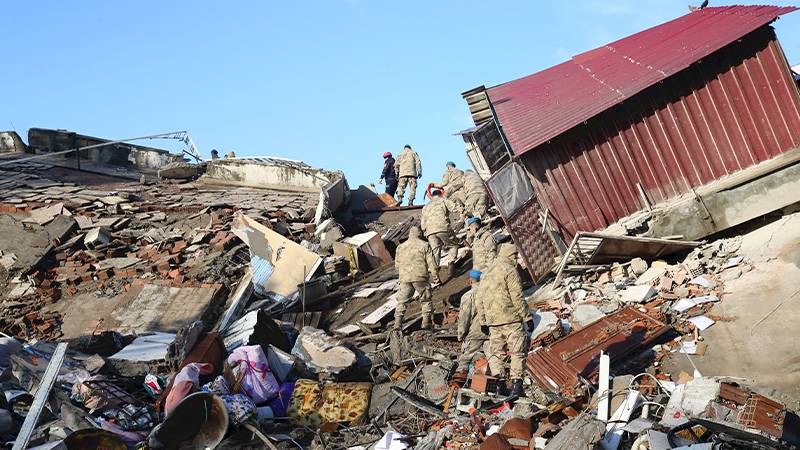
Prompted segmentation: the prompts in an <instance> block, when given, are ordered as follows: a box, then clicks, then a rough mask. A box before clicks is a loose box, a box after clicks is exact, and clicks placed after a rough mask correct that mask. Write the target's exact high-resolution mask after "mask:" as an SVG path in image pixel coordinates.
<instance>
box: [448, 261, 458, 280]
mask: <svg viewBox="0 0 800 450" xmlns="http://www.w3.org/2000/svg"><path fill="white" fill-rule="evenodd" d="M455 274H456V264H455V263H454V262H450V264H448V265H447V279H448V280H451V279H452V278H453V276H454V275H455Z"/></svg>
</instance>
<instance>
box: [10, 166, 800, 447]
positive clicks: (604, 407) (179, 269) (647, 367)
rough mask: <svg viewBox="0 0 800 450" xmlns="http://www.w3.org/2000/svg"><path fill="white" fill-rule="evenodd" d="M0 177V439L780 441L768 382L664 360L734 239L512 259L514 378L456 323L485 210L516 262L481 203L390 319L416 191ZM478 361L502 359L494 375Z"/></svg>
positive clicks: (695, 335) (697, 331)
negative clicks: (517, 340)
mask: <svg viewBox="0 0 800 450" xmlns="http://www.w3.org/2000/svg"><path fill="white" fill-rule="evenodd" d="M248 164H249V163H248ZM181 167H183V166H181ZM449 170H452V168H451V169H449ZM200 172H201V170H199V169H198V170H197V171H195V172H193V173H200ZM81 179H82V181H81ZM0 183H2V184H3V185H6V186H8V187H9V189H7V190H4V191H3V192H2V193H0V210H1V211H2V214H0V227H2V228H1V229H0V232H2V233H14V235H15V236H17V238H16V239H15V240H8V241H4V242H3V243H2V246H1V247H0V251H2V253H1V254H0V263H1V264H2V267H3V268H2V275H3V276H2V277H0V282H2V284H0V288H2V292H3V295H4V297H3V301H2V303H0V308H2V315H1V316H0V331H2V332H3V333H4V336H5V337H4V338H2V340H0V366H2V367H4V368H5V369H6V370H5V372H4V373H5V375H4V378H3V380H4V381H3V385H2V387H3V389H4V390H5V392H6V396H5V397H6V403H7V405H6V406H4V405H0V434H2V436H3V440H4V441H6V442H23V441H24V443H25V445H28V446H31V447H33V446H37V445H42V446H46V447H47V448H54V447H49V446H58V445H60V446H62V447H60V448H87V446H89V447H92V446H94V447H98V446H104V447H108V448H152V449H177V448H272V449H274V448H287V449H288V448H311V449H323V448H324V449H328V448H346V449H376V450H380V449H404V448H419V449H436V448H454V449H470V448H471V449H495V448H500V449H506V448H541V449H569V448H574V449H587V448H603V449H618V448H621V449H636V450H639V449H644V448H651V449H654V448H681V446H687V445H692V447H691V448H792V447H791V446H792V445H800V441H798V439H797V436H798V435H797V434H796V433H797V431H798V429H797V425H798V423H800V422H797V416H796V415H795V414H794V413H793V412H792V410H791V408H790V407H789V406H787V404H786V403H785V401H784V400H783V398H782V397H779V396H777V395H776V394H775V393H774V392H768V391H765V390H763V389H761V388H758V387H757V386H755V385H754V384H752V383H751V382H749V381H747V380H742V379H734V378H730V377H716V376H715V377H712V376H704V375H703V374H702V373H700V371H699V370H697V369H696V367H694V369H693V370H688V371H685V370H680V369H676V367H678V365H675V364H674V360H675V359H685V360H686V361H688V362H689V363H690V364H691V365H692V366H694V363H693V362H692V358H694V357H697V356H700V355H703V354H704V353H705V352H706V351H707V350H708V344H707V343H706V342H705V340H704V336H703V334H704V332H705V330H707V329H708V328H709V327H711V326H713V325H714V323H716V322H719V321H726V320H732V318H728V317H724V316H720V315H717V314H716V313H714V311H712V307H713V306H714V305H716V304H720V303H721V302H724V301H725V296H726V295H727V291H726V283H729V282H731V281H732V280H734V279H736V278H738V277H740V276H742V274H743V273H746V272H747V271H749V270H751V269H752V266H753V264H754V263H752V262H751V261H749V260H748V259H747V258H745V257H743V256H740V255H739V254H738V252H739V247H740V245H741V240H740V239H739V238H738V237H733V238H728V239H718V240H715V241H711V242H703V243H701V242H688V241H670V240H665V239H649V240H648V239H639V238H636V237H633V236H614V235H610V234H608V235H606V234H599V233H594V234H592V236H591V238H592V239H595V240H600V241H604V242H606V243H610V244H609V245H611V246H612V247H613V248H616V249H620V248H622V249H631V248H635V251H634V250H629V251H627V253H626V252H625V251H616V252H615V253H613V254H612V255H611V256H608V255H605V256H604V255H602V254H601V253H602V252H601V251H599V250H596V251H594V250H593V253H592V255H593V256H592V258H595V259H591V258H583V256H581V258H583V259H582V260H581V261H578V262H577V263H576V262H575V261H572V262H570V261H567V259H568V258H569V257H570V253H569V252H568V253H567V254H566V255H565V256H564V257H563V258H564V259H563V260H562V261H561V262H559V264H556V265H555V266H554V268H553V273H554V275H556V276H554V277H548V278H545V279H544V280H542V281H541V282H540V283H538V284H536V283H533V281H532V280H531V279H530V278H528V274H527V273H526V272H525V271H524V270H521V269H522V268H521V267H519V269H520V270H518V271H517V275H519V279H520V280H521V284H522V285H521V288H523V289H524V290H522V292H523V297H524V298H523V303H521V305H522V306H523V307H522V309H523V310H524V311H523V312H521V313H520V314H524V315H525V316H526V317H525V319H526V320H524V322H525V323H520V324H519V326H520V327H521V330H522V332H523V336H524V339H525V343H524V356H525V362H524V369H523V371H524V376H523V380H521V381H522V390H521V391H520V392H515V383H514V382H513V381H512V380H509V377H508V376H507V374H506V370H507V368H508V364H506V363H507V362H508V359H510V358H509V356H511V357H512V358H513V355H510V353H509V352H507V351H506V350H503V351H500V352H494V353H493V350H492V343H491V342H490V340H491V339H490V335H486V334H485V333H484V334H482V333H483V328H488V327H484V326H481V324H480V323H477V324H475V328H474V330H475V335H474V336H478V337H477V338H476V339H479V340H480V339H483V341H482V342H478V344H479V345H477V346H476V347H471V348H473V349H474V348H478V350H471V351H470V352H474V353H469V352H465V350H464V349H465V348H467V347H466V346H465V345H466V344H465V342H466V340H468V339H472V338H473V337H470V336H473V334H469V335H467V334H466V330H465V329H464V327H465V326H467V325H464V323H465V322H464V320H465V318H466V317H472V314H473V312H472V310H473V307H474V308H478V307H477V306H473V305H477V304H478V303H469V304H467V303H463V302H466V301H470V302H475V297H474V296H481V295H485V293H483V291H481V290H480V288H476V287H475V286H478V284H475V283H478V282H479V281H480V273H481V272H480V271H477V273H476V271H475V270H471V269H473V268H474V265H475V262H474V261H473V249H472V247H471V246H472V245H476V250H475V251H476V252H477V251H478V250H477V248H478V247H477V244H475V242H477V241H478V238H477V237H475V236H477V235H475V234H474V233H477V231H476V230H478V229H480V227H481V226H482V227H484V229H483V230H482V231H480V236H481V238H480V239H481V240H482V241H481V242H483V243H484V244H485V243H486V242H489V243H491V244H492V246H496V245H506V247H503V250H502V251H498V252H497V254H496V255H509V256H511V257H512V259H511V261H512V264H508V266H509V267H511V268H512V269H514V268H517V267H518V266H517V265H516V264H513V261H516V260H515V259H514V258H516V257H517V256H516V254H515V253H513V252H511V253H509V248H511V247H510V246H507V244H504V243H507V242H509V241H510V240H511V235H510V233H509V230H508V229H507V227H506V225H505V223H504V222H503V221H502V220H500V218H499V216H497V209H496V208H495V207H494V206H492V207H490V208H489V210H488V213H487V215H486V217H483V218H482V219H481V220H478V219H472V218H470V219H466V218H465V217H463V215H461V213H459V212H454V213H453V217H451V218H450V219H449V220H450V221H451V224H454V226H453V228H455V230H452V231H453V233H452V234H453V236H452V239H453V242H454V244H455V245H456V246H457V248H456V249H455V250H456V251H449V252H447V253H448V255H447V256H443V255H442V258H441V260H439V261H438V271H436V270H435V269H434V270H433V271H434V272H435V273H433V274H431V279H432V280H435V283H434V284H433V286H432V288H431V298H432V303H433V320H432V323H426V322H428V320H426V317H425V314H426V311H425V310H424V309H423V306H422V305H421V302H417V301H413V300H412V301H411V302H409V303H408V304H407V305H405V306H407V309H406V310H405V313H404V315H403V316H402V320H400V319H397V320H395V311H396V310H397V308H398V305H399V304H400V302H401V301H402V299H401V297H400V296H401V295H402V294H401V292H402V290H401V287H402V280H401V279H400V278H399V271H398V269H397V265H396V261H395V259H394V258H395V249H396V248H397V247H398V245H400V244H401V243H403V242H405V241H406V240H407V239H409V236H411V237H412V238H413V237H414V236H415V235H416V234H417V230H416V229H414V232H413V233H411V232H410V231H411V230H412V227H415V226H416V225H417V224H419V222H420V217H419V216H420V208H419V207H414V206H410V207H400V206H397V205H391V206H390V205H385V204H380V205H378V207H377V209H374V210H369V209H368V208H367V210H364V208H366V206H364V205H366V204H369V203H370V198H367V200H366V201H362V200H358V201H355V200H352V198H351V204H350V205H347V204H345V206H344V207H343V208H342V209H339V210H335V211H330V210H328V211H324V213H323V214H322V215H320V211H321V208H320V207H319V206H320V204H319V201H320V200H319V199H320V198H321V197H324V196H321V195H320V193H318V192H308V191H304V190H275V189H268V188H252V187H246V186H225V185H223V184H220V183H221V182H220V181H219V180H217V181H216V182H215V183H214V184H206V183H203V182H202V177H201V178H199V179H195V178H188V179H183V180H180V181H175V180H173V179H162V180H158V181H154V180H148V179H146V177H145V179H139V180H131V179H127V178H121V177H114V176H112V175H107V174H106V175H101V174H94V175H92V174H91V173H88V172H82V171H75V170H66V169H64V168H62V167H60V166H58V165H51V166H48V165H47V164H44V163H41V162H39V163H36V164H33V163H26V164H21V165H18V166H17V167H15V168H14V170H5V169H4V170H0ZM357 192H363V190H362V189H360V190H358V191H353V192H352V193H351V195H355V194H356V193H357ZM373 194H374V193H373ZM372 198H377V197H372ZM353 203H355V204H353ZM371 203H375V204H377V203H380V202H377V201H372V202H371ZM322 209H323V210H324V208H322ZM475 226H477V227H478V228H475ZM576 239H578V238H577V237H576ZM637 239H638V240H637ZM423 242H424V241H423ZM612 244H613V245H612ZM633 244H635V246H633V247H631V245H633ZM424 245H427V244H424ZM626 246H627V247H626ZM490 247H491V246H490ZM426 248H427V247H426ZM597 248H602V246H598V247H597ZM666 248H669V249H670V250H668V251H667V250H664V249H666ZM481 251H487V250H481ZM443 253H444V252H443ZM481 255H482V258H483V259H482V260H481V263H482V264H485V265H486V266H485V267H484V271H485V272H486V273H491V271H492V270H493V265H496V264H499V263H498V262H497V261H493V260H492V259H491V258H493V257H495V256H492V254H491V251H489V253H485V254H484V253H482V254H481ZM654 255H656V256H654ZM497 258H499V256H497ZM603 258H605V259H603ZM562 263H563V264H562ZM426 264H427V263H426ZM505 266H506V264H505V263H504V267H505ZM562 271H563V275H562ZM490 286H491V285H490ZM468 294H469V295H473V297H468ZM415 295H416V296H418V297H421V294H420V293H417V294H415ZM524 303H527V306H528V308H527V310H525V308H524ZM478 309H480V308H478ZM527 316H530V317H527ZM397 317H400V316H399V315H398V316H397ZM475 317H478V318H479V317H480V314H478V315H477V316H475ZM527 319H530V320H529V321H528V320H527ZM474 320H481V319H474ZM427 325H430V327H428V326H427ZM469 326H471V325H469ZM500 326H504V325H500ZM467 327H468V326H467ZM479 331H480V332H479ZM470 333H472V332H470ZM481 336H483V337H481ZM466 353H469V354H466ZM465 356H466V357H467V358H466V360H465V358H464V357H465ZM492 358H500V359H501V360H502V365H503V366H504V368H503V369H502V370H501V371H500V372H499V373H493V372H492V371H493V370H494V369H493V368H494V367H495V365H494V364H496V361H495V362H491V359H492ZM464 367H466V369H464ZM495 372H497V371H495ZM511 373H513V372H511ZM48 400H49V401H48ZM198 411H203V414H198V413H197V412H198ZM717 444H724V445H726V446H727V447H714V445H717ZM43 448H44V447H43Z"/></svg>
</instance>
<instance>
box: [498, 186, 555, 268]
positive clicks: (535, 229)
mask: <svg viewBox="0 0 800 450" xmlns="http://www.w3.org/2000/svg"><path fill="white" fill-rule="evenodd" d="M541 211H542V207H541V205H539V202H538V201H537V200H536V197H535V196H534V197H532V198H531V199H530V200H528V202H527V203H525V205H523V206H522V207H521V208H520V209H519V210H518V211H517V212H516V213H514V215H512V216H511V217H510V218H504V219H505V222H506V226H507V227H508V230H509V232H510V233H511V237H512V238H513V239H514V243H515V244H517V250H518V251H519V253H520V254H521V255H522V257H523V258H524V259H525V264H526V265H527V266H528V272H529V273H530V274H531V278H533V281H535V282H536V283H538V282H539V281H540V280H541V279H542V278H544V277H545V275H547V274H548V273H550V269H552V267H553V265H554V264H555V258H556V257H557V256H559V253H558V250H557V249H556V246H555V244H553V241H552V239H551V238H550V236H549V235H548V234H547V233H545V232H544V229H543V228H542V224H541V222H539V214H540V212H541Z"/></svg>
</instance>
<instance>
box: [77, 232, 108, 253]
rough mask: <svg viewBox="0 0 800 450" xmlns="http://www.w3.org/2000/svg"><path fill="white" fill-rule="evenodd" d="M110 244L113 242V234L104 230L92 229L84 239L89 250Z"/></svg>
mask: <svg viewBox="0 0 800 450" xmlns="http://www.w3.org/2000/svg"><path fill="white" fill-rule="evenodd" d="M109 242H111V234H109V232H108V231H106V230H105V229H103V228H92V229H91V230H89V231H88V232H87V233H86V236H85V237H84V238H83V244H84V245H85V246H86V248H88V249H93V248H95V247H97V246H98V245H102V244H108V243H109Z"/></svg>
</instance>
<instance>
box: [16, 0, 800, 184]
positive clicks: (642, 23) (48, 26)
mask: <svg viewBox="0 0 800 450" xmlns="http://www.w3.org/2000/svg"><path fill="white" fill-rule="evenodd" d="M698 3H699V1H698ZM711 3H712V5H721V4H723V3H722V2H715V1H713V0H712V2H711ZM774 3H776V4H781V5H788V4H792V3H791V2H784V1H779V2H774ZM798 3H799V4H800V0H798ZM726 4H727V3H726ZM686 5H687V2H686V1H681V0H639V1H633V0H619V1H611V0H607V1H600V0H563V1H554V2H542V1H522V0H521V1H494V2H485V1H484V2H479V1H446V0H437V1H402V2H397V1H394V2H389V1H367V0H326V1H322V0H320V1H283V2H276V1H237V2H206V1H192V2H188V1H186V2H177V1H176V2H151V1H137V2H116V1H114V2H110V1H83V2H62V1H37V2H13V4H11V5H6V6H5V8H4V11H5V12H6V14H5V17H6V20H4V21H3V22H4V24H3V38H2V42H3V43H4V44H5V45H4V46H3V50H4V51H3V57H4V63H3V64H2V70H0V86H2V88H3V93H2V96H3V99H4V101H3V102H2V103H3V106H4V107H3V108H2V111H0V129H11V128H12V124H13V127H14V128H15V129H16V130H17V131H18V132H19V133H20V134H21V135H22V136H23V138H25V139H27V136H26V134H27V129H28V128H31V127H44V128H66V129H70V130H73V131H77V132H81V133H85V134H91V135H97V136H101V137H107V138H112V139H118V138H125V137H132V136H140V135H147V134H155V133H161V132H169V131H176V130H188V131H189V132H190V133H191V135H192V136H193V138H194V140H195V142H196V144H197V145H198V147H199V148H200V150H201V151H202V152H203V153H204V155H206V156H207V155H208V152H209V151H210V150H211V148H217V149H220V150H221V151H223V152H224V151H228V150H234V151H235V152H236V154H237V156H282V157H287V158H293V159H302V160H304V161H306V162H307V163H309V164H312V165H316V166H320V167H324V168H327V169H332V170H334V169H341V170H343V171H344V172H345V174H346V175H347V177H348V179H349V180H350V184H351V185H353V186H356V185H358V184H363V183H369V182H377V179H378V175H379V172H380V167H381V164H382V159H381V154H382V153H383V152H384V151H387V150H389V151H392V152H394V153H396V152H398V151H399V150H400V149H401V148H402V146H403V144H406V143H408V144H411V145H412V146H414V148H415V149H416V150H418V151H419V153H420V155H421V156H422V160H423V170H424V180H423V181H424V182H428V181H433V180H435V179H438V178H439V177H440V176H441V173H442V170H443V168H444V164H445V162H446V161H448V160H453V161H455V162H456V163H457V164H458V165H459V166H460V167H464V166H466V165H467V159H466V156H465V154H464V145H463V142H462V141H461V138H460V137H458V136H453V133H454V132H457V131H459V130H462V129H465V128H468V127H470V126H471V125H472V123H471V121H470V118H469V113H468V111H467V108H466V105H465V103H464V101H463V99H462V98H461V96H460V93H461V92H463V91H465V90H468V89H471V88H473V87H475V86H479V85H481V84H484V85H487V86H490V85H494V84H498V83H502V82H505V81H509V80H511V79H514V78H518V77H521V76H524V75H527V74H529V73H532V72H535V71H538V70H541V69H544V68H547V67H549V66H551V65H553V64H556V63H559V62H562V61H564V60H566V59H568V58H569V57H570V56H571V55H574V54H576V53H579V52H582V51H585V50H588V49H591V48H594V47H597V46H599V45H602V44H605V43H607V42H610V41H612V40H614V39H617V38H620V37H624V36H626V35H629V34H631V33H634V32H636V31H639V30H641V29H644V28H647V27H649V26H653V25H656V24H658V23H661V22H664V21H666V20H669V19H672V18H675V17H677V16H679V15H682V14H685V13H686V12H687V7H686ZM776 29H777V30H778V36H779V38H780V39H781V43H782V44H783V46H784V50H785V52H786V53H787V55H788V58H789V60H790V62H791V63H792V64H800V12H795V13H793V14H790V15H788V16H785V17H783V18H782V19H781V20H779V21H778V22H777V23H776ZM162 146H164V147H167V148H173V149H177V148H179V147H177V146H174V145H173V146H169V145H162Z"/></svg>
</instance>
